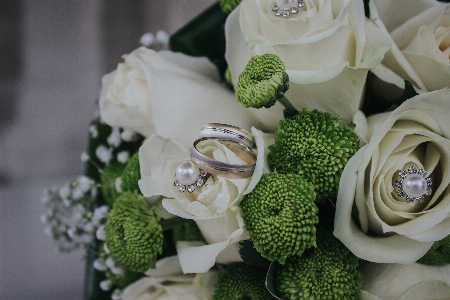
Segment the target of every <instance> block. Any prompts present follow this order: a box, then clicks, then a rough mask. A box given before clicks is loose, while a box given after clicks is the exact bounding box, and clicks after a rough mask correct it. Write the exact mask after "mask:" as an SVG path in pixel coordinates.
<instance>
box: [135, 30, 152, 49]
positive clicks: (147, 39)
mask: <svg viewBox="0 0 450 300" xmlns="http://www.w3.org/2000/svg"><path fill="white" fill-rule="evenodd" d="M154 41H155V35H154V34H153V33H151V32H147V33H144V34H143V35H142V36H141V38H140V39H139V43H140V44H141V45H142V46H145V47H147V48H149V47H150V46H151V45H152V44H153V42H154Z"/></svg>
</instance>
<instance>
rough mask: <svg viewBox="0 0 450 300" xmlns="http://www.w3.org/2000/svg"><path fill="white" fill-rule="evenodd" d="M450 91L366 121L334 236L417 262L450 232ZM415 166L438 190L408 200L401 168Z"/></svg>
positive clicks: (369, 254) (370, 252)
mask: <svg viewBox="0 0 450 300" xmlns="http://www.w3.org/2000/svg"><path fill="white" fill-rule="evenodd" d="M449 111H450V90H449V89H448V88H446V89H443V90H439V91H434V92H428V93H423V94H421V95H419V96H416V97H414V98H411V99H409V100H407V101H406V102H405V103H403V104H402V105H401V106H399V107H398V108H397V109H396V110H394V111H393V112H388V113H384V114H379V115H375V116H372V117H370V118H369V119H368V131H367V132H368V143H367V144H366V145H365V146H363V147H362V148H361V149H360V150H358V152H356V154H355V155H354V156H353V157H352V158H351V159H350V160H349V161H348V163H347V165H346V166H345V168H344V171H343V172H342V176H341V181H340V185H339V193H338V197H337V203H336V216H335V231H334V234H335V236H336V237H337V238H339V239H340V240H341V241H342V242H343V243H344V244H345V246H347V248H349V249H350V251H352V252H353V253H354V254H355V255H356V256H358V257H360V258H362V259H365V260H368V261H372V262H379V263H412V262H415V261H416V260H418V259H419V258H421V257H422V256H423V255H424V254H425V253H426V252H427V251H428V250H429V249H430V247H431V246H432V244H433V242H435V241H438V240H441V239H443V238H444V237H446V236H448V235H449V234H450V226H449V225H450V189H449V188H448V186H449V184H450V118H449V117H448V112H449ZM411 165H415V166H416V167H417V169H422V168H423V169H425V170H426V171H427V172H428V173H427V176H429V177H430V178H432V179H433V185H432V189H433V194H432V195H431V196H426V197H425V201H423V203H419V202H417V201H414V204H412V205H411V204H408V203H406V201H405V198H400V197H399V196H397V193H396V190H395V187H394V181H395V180H396V179H398V173H399V170H403V169H405V170H406V169H408V167H409V166H411Z"/></svg>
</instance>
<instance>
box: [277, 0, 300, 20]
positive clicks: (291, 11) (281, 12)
mask: <svg viewBox="0 0 450 300" xmlns="http://www.w3.org/2000/svg"><path fill="white" fill-rule="evenodd" d="M304 6H305V1H303V0H299V1H298V3H297V4H295V5H294V6H293V7H289V8H280V7H278V5H276V4H275V5H274V6H273V7H272V11H274V12H275V16H277V17H280V16H281V17H283V18H286V17H289V16H290V15H295V14H297V13H298V12H299V11H300V9H301V8H303V7H304Z"/></svg>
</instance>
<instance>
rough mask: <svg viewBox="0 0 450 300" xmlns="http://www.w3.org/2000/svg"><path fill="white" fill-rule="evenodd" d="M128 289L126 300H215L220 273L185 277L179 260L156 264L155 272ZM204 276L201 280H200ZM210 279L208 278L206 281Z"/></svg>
mask: <svg viewBox="0 0 450 300" xmlns="http://www.w3.org/2000/svg"><path fill="white" fill-rule="evenodd" d="M146 275H147V276H149V277H143V278H141V279H139V280H138V281H136V282H134V283H132V284H131V285H129V286H127V287H126V288H125V289H124V290H123V293H122V299H123V300H157V299H167V300H203V299H211V295H212V294H213V291H214V284H215V283H216V282H217V279H218V273H217V272H216V271H209V272H207V273H206V274H199V275H197V276H196V275H194V274H183V273H182V271H181V266H180V262H179V261H178V257H177V256H172V257H167V258H164V259H161V260H159V261H157V262H156V267H155V269H151V270H148V271H147V272H146ZM199 276H201V277H202V278H201V280H198V279H197V278H198V277H199ZM205 277H207V278H205Z"/></svg>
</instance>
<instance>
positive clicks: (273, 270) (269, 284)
mask: <svg viewBox="0 0 450 300" xmlns="http://www.w3.org/2000/svg"><path fill="white" fill-rule="evenodd" d="M277 267H278V263H277V262H276V261H274V262H272V263H271V264H270V267H269V270H268V271H267V276H266V288H267V290H268V291H269V293H270V294H272V296H273V297H274V298H275V299H278V300H283V299H282V298H281V296H280V295H279V294H278V291H277V289H276V288H275V276H276V275H277Z"/></svg>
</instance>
